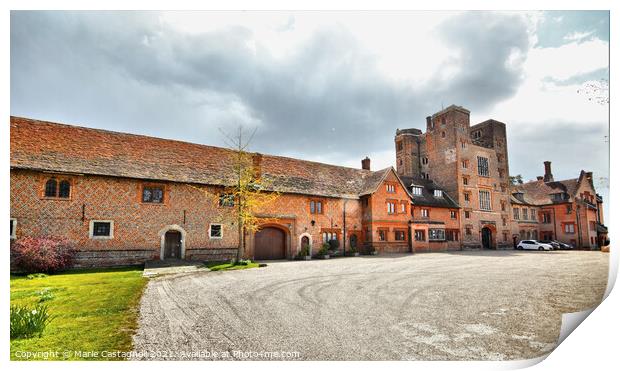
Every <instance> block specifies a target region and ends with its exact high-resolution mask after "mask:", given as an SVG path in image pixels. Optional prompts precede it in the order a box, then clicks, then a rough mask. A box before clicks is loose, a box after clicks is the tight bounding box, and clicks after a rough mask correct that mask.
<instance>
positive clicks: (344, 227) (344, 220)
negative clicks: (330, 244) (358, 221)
mask: <svg viewBox="0 0 620 371" xmlns="http://www.w3.org/2000/svg"><path fill="white" fill-rule="evenodd" d="M347 201H349V200H347V199H345V200H344V205H343V207H342V256H345V255H346V252H347Z"/></svg>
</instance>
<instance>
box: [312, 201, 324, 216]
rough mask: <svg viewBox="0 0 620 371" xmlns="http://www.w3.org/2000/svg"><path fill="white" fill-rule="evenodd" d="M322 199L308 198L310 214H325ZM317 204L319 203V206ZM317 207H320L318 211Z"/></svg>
mask: <svg viewBox="0 0 620 371" xmlns="http://www.w3.org/2000/svg"><path fill="white" fill-rule="evenodd" d="M323 201H324V200H323V199H320V198H311V199H309V200H308V211H309V212H310V214H317V215H322V214H325V202H323ZM313 202H314V211H313V210H312V206H313V204H312V203H313ZM317 205H321V207H320V208H317ZM317 209H320V211H318V210H317Z"/></svg>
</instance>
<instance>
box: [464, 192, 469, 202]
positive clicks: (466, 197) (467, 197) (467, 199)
mask: <svg viewBox="0 0 620 371" xmlns="http://www.w3.org/2000/svg"><path fill="white" fill-rule="evenodd" d="M463 197H464V198H465V202H469V199H470V198H471V193H469V192H465V193H463Z"/></svg>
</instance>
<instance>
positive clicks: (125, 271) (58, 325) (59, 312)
mask: <svg viewBox="0 0 620 371" xmlns="http://www.w3.org/2000/svg"><path fill="white" fill-rule="evenodd" d="M146 282H147V279H146V278H143V277H142V270H141V269H138V268H120V269H105V270H104V269H99V270H84V271H71V272H66V273H61V274H54V275H50V276H47V277H43V278H34V279H27V278H26V277H22V276H11V304H26V305H30V306H33V305H34V304H36V303H37V301H38V299H39V297H38V296H37V292H38V291H40V290H42V289H44V288H49V289H50V290H51V292H52V293H53V295H54V298H53V299H51V300H48V301H45V304H47V305H48V307H49V313H50V314H51V315H52V316H53V317H54V318H53V319H52V321H51V323H50V324H49V325H48V326H47V328H46V329H45V331H44V332H43V335H42V336H41V337H40V338H39V337H35V338H30V339H16V340H11V359H13V360H23V359H24V358H23V352H42V351H53V352H59V353H58V357H55V356H54V355H55V354H54V353H51V355H52V356H51V357H50V358H49V359H92V360H95V359H97V360H101V359H119V358H117V357H114V356H113V355H108V357H105V356H103V355H102V354H101V353H100V354H99V355H97V356H95V355H90V356H88V355H87V356H82V357H80V355H79V354H76V353H75V352H79V351H82V352H89V351H95V352H96V351H99V352H111V351H121V352H123V351H128V350H131V346H132V344H131V336H132V334H133V332H134V330H135V328H136V325H137V318H138V305H139V302H140V296H141V295H142V291H143V289H144V287H145V285H146ZM18 354H21V355H22V356H21V357H19V356H18ZM48 357H49V356H48ZM31 359H39V360H40V359H43V358H42V357H35V358H31Z"/></svg>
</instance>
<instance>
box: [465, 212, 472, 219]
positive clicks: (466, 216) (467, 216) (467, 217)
mask: <svg viewBox="0 0 620 371" xmlns="http://www.w3.org/2000/svg"><path fill="white" fill-rule="evenodd" d="M463 216H464V217H465V219H471V210H463Z"/></svg>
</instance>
